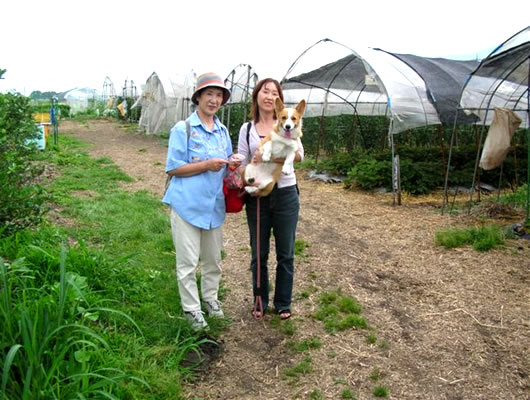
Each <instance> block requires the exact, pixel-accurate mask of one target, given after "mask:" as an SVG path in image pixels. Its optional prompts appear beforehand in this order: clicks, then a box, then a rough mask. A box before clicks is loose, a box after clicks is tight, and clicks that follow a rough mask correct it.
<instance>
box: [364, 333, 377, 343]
mask: <svg viewBox="0 0 530 400" xmlns="http://www.w3.org/2000/svg"><path fill="white" fill-rule="evenodd" d="M366 341H367V342H368V343H369V344H376V343H377V336H376V334H375V333H373V332H370V333H369V334H368V335H367V336H366Z"/></svg>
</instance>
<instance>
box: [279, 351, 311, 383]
mask: <svg viewBox="0 0 530 400" xmlns="http://www.w3.org/2000/svg"><path fill="white" fill-rule="evenodd" d="M312 361H313V360H312V358H311V357H310V356H305V357H304V359H303V360H302V361H300V362H299V363H298V364H296V365H294V366H292V367H289V368H286V369H285V370H284V371H283V374H284V376H286V377H289V378H294V379H295V380H298V378H299V377H300V375H307V374H310V373H311V372H313V366H312Z"/></svg>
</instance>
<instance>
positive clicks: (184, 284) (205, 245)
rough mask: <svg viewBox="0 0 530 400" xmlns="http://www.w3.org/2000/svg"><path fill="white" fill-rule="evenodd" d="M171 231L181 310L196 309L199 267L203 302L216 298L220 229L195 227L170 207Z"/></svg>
mask: <svg viewBox="0 0 530 400" xmlns="http://www.w3.org/2000/svg"><path fill="white" fill-rule="evenodd" d="M171 233H172V235H173V244H174V245H175V253H176V256H177V282H178V287H179V292H180V301H181V304H182V309H183V310H184V311H199V310H200V309H201V302H200V299H199V291H198V288H197V279H196V272H197V267H198V266H199V258H200V267H201V294H202V299H203V300H204V301H212V300H217V293H218V292H219V282H220V281H221V272H222V271H221V266H220V263H221V247H222V244H223V228H222V226H220V227H219V228H215V229H210V230H207V229H201V228H197V227H196V226H193V225H191V224H189V223H188V222H186V221H184V220H183V219H182V218H181V217H180V216H179V215H178V214H177V213H176V212H175V210H173V209H171Z"/></svg>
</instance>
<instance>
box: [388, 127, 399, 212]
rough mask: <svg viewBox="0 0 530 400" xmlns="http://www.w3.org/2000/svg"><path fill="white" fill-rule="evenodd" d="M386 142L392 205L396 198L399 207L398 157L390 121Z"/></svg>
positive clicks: (394, 203)
mask: <svg viewBox="0 0 530 400" xmlns="http://www.w3.org/2000/svg"><path fill="white" fill-rule="evenodd" d="M388 140H389V141H390V152H391V157H392V163H391V165H392V205H393V206H395V205H396V198H397V204H398V206H400V205H401V179H400V174H401V172H400V168H399V155H396V154H395V147H394V134H393V133H392V120H390V124H389V126H388Z"/></svg>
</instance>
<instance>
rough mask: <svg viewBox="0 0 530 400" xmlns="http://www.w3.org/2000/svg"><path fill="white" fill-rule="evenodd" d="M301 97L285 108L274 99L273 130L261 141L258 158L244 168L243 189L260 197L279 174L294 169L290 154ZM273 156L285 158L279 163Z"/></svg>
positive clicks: (298, 127) (299, 123) (295, 144)
mask: <svg viewBox="0 0 530 400" xmlns="http://www.w3.org/2000/svg"><path fill="white" fill-rule="evenodd" d="M305 106H306V103H305V100H302V101H300V103H298V104H297V105H296V107H295V108H286V107H284V105H283V102H282V100H281V99H280V98H276V101H275V103H274V108H275V113H276V124H275V125H274V127H273V130H272V131H271V132H270V133H269V134H267V136H265V138H264V139H263V140H262V141H261V143H260V146H259V149H258V151H259V152H260V154H261V159H262V160H263V161H262V162H255V161H254V160H253V161H252V162H251V163H250V164H248V165H247V167H246V168H245V182H246V184H247V185H249V186H245V190H246V191H247V192H248V193H250V194H253V193H256V192H258V193H257V194H258V195H259V196H261V197H264V196H268V195H269V194H270V192H271V191H272V189H273V188H274V185H275V184H276V182H278V179H280V176H281V174H282V173H283V174H290V173H291V172H293V171H294V158H295V156H296V152H297V151H298V138H300V137H302V117H303V115H304V112H305ZM274 159H285V161H284V162H283V164H280V163H277V162H275V161H274Z"/></svg>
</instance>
